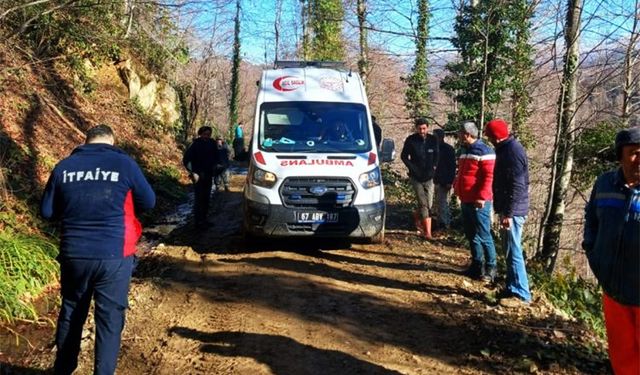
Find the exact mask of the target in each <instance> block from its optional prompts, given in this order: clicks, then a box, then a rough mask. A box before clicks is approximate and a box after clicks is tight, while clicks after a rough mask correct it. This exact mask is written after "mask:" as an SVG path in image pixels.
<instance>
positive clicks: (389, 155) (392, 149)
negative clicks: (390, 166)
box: [380, 138, 396, 163]
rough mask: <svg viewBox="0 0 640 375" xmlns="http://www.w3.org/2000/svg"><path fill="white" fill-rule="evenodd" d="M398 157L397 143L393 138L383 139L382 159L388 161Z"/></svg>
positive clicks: (384, 161)
mask: <svg viewBox="0 0 640 375" xmlns="http://www.w3.org/2000/svg"><path fill="white" fill-rule="evenodd" d="M395 158H396V144H395V142H393V139H391V138H385V139H383V140H382V147H381V148H380V161H381V162H383V163H388V162H392V161H394V160H395Z"/></svg>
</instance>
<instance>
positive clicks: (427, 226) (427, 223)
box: [422, 217, 433, 240]
mask: <svg viewBox="0 0 640 375" xmlns="http://www.w3.org/2000/svg"><path fill="white" fill-rule="evenodd" d="M422 227H423V228H424V238H425V239H427V240H432V239H433V236H432V235H431V218H430V217H428V218H426V219H424V220H422Z"/></svg>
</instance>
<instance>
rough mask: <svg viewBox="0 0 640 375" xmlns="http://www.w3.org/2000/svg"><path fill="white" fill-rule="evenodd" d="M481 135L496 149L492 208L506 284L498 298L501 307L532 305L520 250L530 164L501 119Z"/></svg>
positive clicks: (495, 121) (526, 208)
mask: <svg viewBox="0 0 640 375" xmlns="http://www.w3.org/2000/svg"><path fill="white" fill-rule="evenodd" d="M484 134H485V135H486V136H487V138H488V139H489V142H491V144H493V146H494V147H495V150H496V164H495V168H494V171H493V199H494V201H493V207H494V210H495V212H496V213H497V214H498V215H499V218H500V219H499V220H500V221H499V222H500V236H501V237H502V244H503V248H504V250H505V253H506V262H507V285H506V288H505V289H504V290H503V291H502V292H501V293H499V295H498V298H499V299H500V305H502V306H505V307H517V306H519V305H521V304H522V303H529V302H531V292H530V290H529V280H528V278H527V268H526V266H525V259H524V253H523V251H522V227H523V226H524V222H525V220H526V218H527V213H528V211H529V162H528V158H527V153H526V151H525V149H524V147H522V144H520V142H518V141H517V140H516V139H515V138H514V137H513V136H512V135H509V128H508V125H507V122H506V121H504V120H503V119H499V118H497V119H493V120H491V121H489V122H488V123H487V126H486V127H485V132H484Z"/></svg>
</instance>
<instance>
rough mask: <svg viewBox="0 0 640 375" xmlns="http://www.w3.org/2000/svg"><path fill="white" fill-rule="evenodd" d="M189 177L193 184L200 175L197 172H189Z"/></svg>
mask: <svg viewBox="0 0 640 375" xmlns="http://www.w3.org/2000/svg"><path fill="white" fill-rule="evenodd" d="M189 177H191V181H193V183H194V184H197V183H198V180H199V179H200V176H198V174H197V173H191V175H189Z"/></svg>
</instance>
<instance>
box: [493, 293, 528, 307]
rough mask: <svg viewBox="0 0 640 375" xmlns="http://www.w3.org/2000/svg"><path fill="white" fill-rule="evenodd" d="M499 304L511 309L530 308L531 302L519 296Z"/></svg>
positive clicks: (506, 299)
mask: <svg viewBox="0 0 640 375" xmlns="http://www.w3.org/2000/svg"><path fill="white" fill-rule="evenodd" d="M498 303H499V304H500V306H502V307H506V308H510V309H515V308H519V307H526V306H529V302H527V301H525V300H523V299H521V298H520V297H518V296H511V297H507V298H502V299H501V300H500V302H498Z"/></svg>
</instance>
